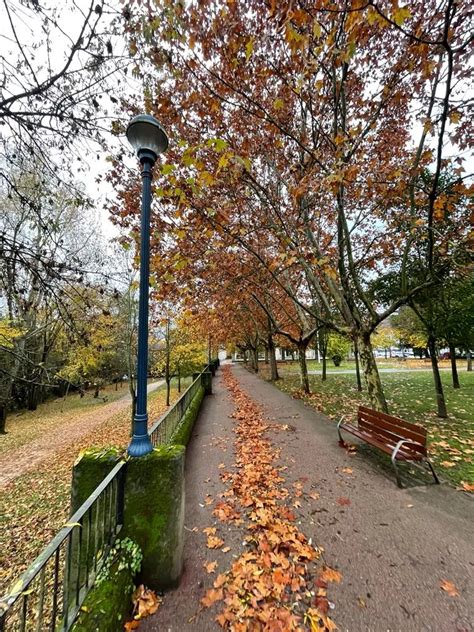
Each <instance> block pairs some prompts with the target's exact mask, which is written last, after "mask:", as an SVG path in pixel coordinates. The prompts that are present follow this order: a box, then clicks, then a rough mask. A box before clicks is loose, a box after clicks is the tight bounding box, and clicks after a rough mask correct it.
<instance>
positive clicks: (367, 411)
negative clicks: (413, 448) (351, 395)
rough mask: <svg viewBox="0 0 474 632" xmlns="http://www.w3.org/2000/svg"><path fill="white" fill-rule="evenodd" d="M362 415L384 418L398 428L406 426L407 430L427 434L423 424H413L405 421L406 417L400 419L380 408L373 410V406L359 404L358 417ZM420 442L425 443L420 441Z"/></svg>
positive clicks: (422, 434) (423, 435)
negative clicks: (380, 410)
mask: <svg viewBox="0 0 474 632" xmlns="http://www.w3.org/2000/svg"><path fill="white" fill-rule="evenodd" d="M361 415H366V416H368V417H371V418H373V417H374V416H375V417H376V418H377V419H380V420H383V421H385V422H387V423H389V424H392V425H395V426H396V427H398V428H404V429H406V430H410V431H411V432H414V433H415V434H417V435H421V437H425V439H426V436H427V430H426V428H423V426H418V425H417V424H412V423H410V422H409V421H405V420H404V419H400V417H395V416H394V415H388V414H387V413H382V412H379V411H378V410H373V409H372V408H367V407H366V406H359V412H358V417H360V416H361ZM420 443H423V442H422V441H420Z"/></svg>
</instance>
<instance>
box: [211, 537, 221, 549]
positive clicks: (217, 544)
mask: <svg viewBox="0 0 474 632" xmlns="http://www.w3.org/2000/svg"><path fill="white" fill-rule="evenodd" d="M223 544H224V540H222V539H221V538H219V537H217V536H213V535H209V536H208V537H207V548H208V549H220V548H221V546H222V545H223Z"/></svg>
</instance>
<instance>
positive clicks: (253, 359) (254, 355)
mask: <svg viewBox="0 0 474 632" xmlns="http://www.w3.org/2000/svg"><path fill="white" fill-rule="evenodd" d="M250 365H251V367H252V371H255V373H258V349H253V348H252V349H250Z"/></svg>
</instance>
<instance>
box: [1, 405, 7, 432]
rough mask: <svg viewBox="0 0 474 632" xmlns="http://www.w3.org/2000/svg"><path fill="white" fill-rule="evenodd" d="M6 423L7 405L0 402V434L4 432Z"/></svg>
mask: <svg viewBox="0 0 474 632" xmlns="http://www.w3.org/2000/svg"><path fill="white" fill-rule="evenodd" d="M6 424H7V406H6V404H0V434H6V432H7V431H6V430H5V427H6Z"/></svg>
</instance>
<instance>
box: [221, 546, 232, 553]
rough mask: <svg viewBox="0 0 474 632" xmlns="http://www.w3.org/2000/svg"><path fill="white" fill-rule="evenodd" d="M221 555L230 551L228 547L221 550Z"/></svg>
mask: <svg viewBox="0 0 474 632" xmlns="http://www.w3.org/2000/svg"><path fill="white" fill-rule="evenodd" d="M221 551H222V553H228V552H229V551H230V546H225V547H224V548H223V549H221Z"/></svg>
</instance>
